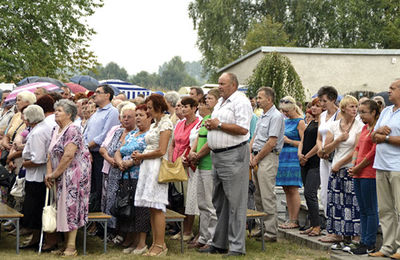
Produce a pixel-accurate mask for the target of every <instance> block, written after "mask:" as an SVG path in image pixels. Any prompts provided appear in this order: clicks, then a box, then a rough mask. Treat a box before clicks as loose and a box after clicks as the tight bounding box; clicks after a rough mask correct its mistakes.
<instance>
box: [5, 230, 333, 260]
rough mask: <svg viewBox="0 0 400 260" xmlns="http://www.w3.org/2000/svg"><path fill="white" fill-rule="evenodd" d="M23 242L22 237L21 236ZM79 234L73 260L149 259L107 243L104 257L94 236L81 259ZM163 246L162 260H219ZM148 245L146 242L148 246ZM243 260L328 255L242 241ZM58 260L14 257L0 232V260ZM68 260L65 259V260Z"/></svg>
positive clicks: (25, 253)
mask: <svg viewBox="0 0 400 260" xmlns="http://www.w3.org/2000/svg"><path fill="white" fill-rule="evenodd" d="M21 240H22V241H23V240H24V237H21ZM82 243H83V233H82V232H81V231H80V232H79V233H78V239H77V246H78V253H79V255H78V257H77V258H75V259H108V260H113V259H122V260H123V259H132V258H141V259H149V258H148V257H135V256H133V255H126V254H123V253H122V248H121V247H118V246H114V245H113V244H111V243H109V244H108V247H107V250H108V252H107V254H103V242H102V240H101V239H100V238H98V237H90V236H88V241H87V255H86V256H83V249H82ZM166 243H167V246H168V248H169V251H168V255H167V257H164V258H165V259H220V258H221V255H204V254H200V253H198V252H196V251H195V250H194V249H187V248H185V253H184V254H181V253H180V243H179V242H178V241H175V240H169V238H166ZM148 244H149V243H148ZM246 250H247V255H246V256H245V257H241V258H246V259H289V260H290V259H293V260H297V259H308V260H311V259H319V260H323V259H329V258H330V256H329V254H328V252H326V251H317V250H311V249H309V248H306V247H303V246H299V245H297V244H294V243H291V242H288V241H287V240H279V242H278V243H266V250H265V252H263V251H261V242H259V241H256V240H255V239H253V238H252V239H247V240H246ZM59 258H60V257H57V256H54V255H52V254H50V253H43V254H42V255H41V256H38V254H37V252H34V251H33V250H20V254H19V255H16V254H15V237H14V236H8V235H7V233H6V232H2V234H1V239H0V259H4V260H5V259H7V260H8V259H46V260H50V259H59ZM67 259H68V258H67Z"/></svg>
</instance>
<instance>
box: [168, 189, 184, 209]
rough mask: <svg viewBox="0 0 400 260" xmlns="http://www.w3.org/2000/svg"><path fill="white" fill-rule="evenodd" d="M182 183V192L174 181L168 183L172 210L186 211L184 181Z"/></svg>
mask: <svg viewBox="0 0 400 260" xmlns="http://www.w3.org/2000/svg"><path fill="white" fill-rule="evenodd" d="M180 183H181V188H182V192H179V191H178V190H177V189H176V187H175V184H174V183H173V182H170V183H169V184H168V202H169V207H168V208H170V209H171V210H173V211H175V212H182V213H183V212H184V209H185V198H184V195H183V183H182V182H180Z"/></svg>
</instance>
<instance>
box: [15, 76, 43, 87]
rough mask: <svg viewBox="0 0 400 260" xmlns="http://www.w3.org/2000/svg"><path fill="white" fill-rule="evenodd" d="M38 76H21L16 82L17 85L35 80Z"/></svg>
mask: <svg viewBox="0 0 400 260" xmlns="http://www.w3.org/2000/svg"><path fill="white" fill-rule="evenodd" d="M38 78H39V77H38V76H30V77H26V78H23V79H22V80H21V81H20V82H18V83H17V86H18V87H19V86H23V85H26V84H29V83H33V82H36V81H35V80H36V79H38Z"/></svg>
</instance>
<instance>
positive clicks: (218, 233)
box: [199, 73, 253, 256]
mask: <svg viewBox="0 0 400 260" xmlns="http://www.w3.org/2000/svg"><path fill="white" fill-rule="evenodd" d="M218 84H219V87H218V89H219V91H220V94H221V98H220V99H219V100H218V103H217V105H216V106H215V107H214V111H213V113H212V115H211V119H208V120H207V121H206V123H205V125H206V127H207V129H208V137H207V138H208V146H209V147H210V149H211V151H212V153H211V159H212V163H213V175H214V194H213V203H214V207H215V209H216V211H217V217H218V223H217V227H216V230H215V234H214V238H213V242H212V246H211V247H209V248H208V249H204V250H199V251H200V252H203V253H211V254H218V253H228V254H227V255H228V256H237V255H244V254H245V253H246V250H245V236H246V212H247V194H248V186H249V176H248V171H249V160H250V151H249V145H248V143H247V141H248V139H249V136H250V133H249V129H250V120H251V117H252V113H253V111H252V108H251V104H250V101H249V100H248V99H247V98H246V97H245V96H244V95H242V94H241V93H239V92H238V91H237V88H238V80H237V77H236V75H234V74H232V73H224V74H222V75H221V77H220V78H219V80H218Z"/></svg>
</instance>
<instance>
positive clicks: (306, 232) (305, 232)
mask: <svg viewBox="0 0 400 260" xmlns="http://www.w3.org/2000/svg"><path fill="white" fill-rule="evenodd" d="M313 229H314V228H313V227H310V228H308V229H306V230H303V231H300V234H302V235H308V234H310V233H311V231H313Z"/></svg>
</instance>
